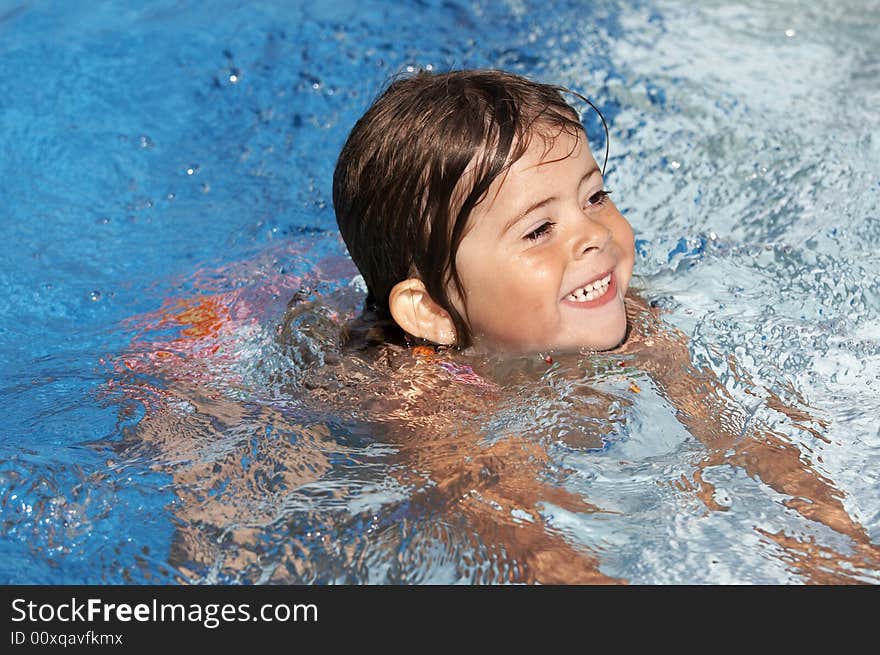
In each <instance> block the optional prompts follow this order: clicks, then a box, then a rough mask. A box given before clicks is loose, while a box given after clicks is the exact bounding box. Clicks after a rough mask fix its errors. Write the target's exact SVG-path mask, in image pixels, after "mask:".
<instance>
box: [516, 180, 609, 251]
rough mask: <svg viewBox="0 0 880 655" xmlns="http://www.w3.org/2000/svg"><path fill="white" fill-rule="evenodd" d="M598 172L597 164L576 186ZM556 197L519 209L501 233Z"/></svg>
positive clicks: (556, 198)
mask: <svg viewBox="0 0 880 655" xmlns="http://www.w3.org/2000/svg"><path fill="white" fill-rule="evenodd" d="M598 172H599V167H598V166H594V167H593V168H591V169H590V170H588V171H587V172H586V173H584V176H583V177H582V178H581V180H580V182H578V187H580V185H581V184H583V183H584V180H587V179H589V178H591V177H592V176H593V175H594V174H595V173H598ZM558 199H559V198H558V197H557V196H550V197H549V198H544V199H543V200H539V201H538V202H536V203H534V204H531V205H529V207H528V208H527V209H526V210H525V211H521V212H520V213H518V214H517V215H516V216H514V217H513V218H511V219H510V220H509V221H507V223H505V224H504V227H503V228H502V229H501V235H502V236H503V235H505V234H507V231H508V230H509V229H510V228H512V227H513V226H514V225H516V224H517V223H519V222H520V221H521V220H522V219H524V218H525V217H526V216H528V215H529V214H531V213H532V212H533V211H535V210H536V209H541V207H546V206H547V205H549V204H550V203H551V202H553V201H554V200H558Z"/></svg>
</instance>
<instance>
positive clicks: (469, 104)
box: [333, 70, 608, 348]
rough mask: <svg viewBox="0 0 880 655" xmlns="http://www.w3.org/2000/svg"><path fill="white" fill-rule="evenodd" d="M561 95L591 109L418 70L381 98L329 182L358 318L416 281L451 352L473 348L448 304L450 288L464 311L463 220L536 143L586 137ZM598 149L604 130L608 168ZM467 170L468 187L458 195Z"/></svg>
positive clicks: (506, 82)
mask: <svg viewBox="0 0 880 655" xmlns="http://www.w3.org/2000/svg"><path fill="white" fill-rule="evenodd" d="M563 93H569V94H571V95H574V96H576V97H578V98H580V99H581V100H583V101H584V102H586V103H587V104H588V105H590V106H591V107H593V108H594V109H596V108H595V106H594V105H593V104H592V103H591V102H590V101H589V100H587V99H586V98H584V97H583V96H581V95H580V94H577V93H575V92H573V91H570V90H568V89H566V88H564V87H560V86H554V85H549V84H540V83H537V82H532V81H531V80H528V79H526V78H523V77H520V76H518V75H514V74H511V73H506V72H502V71H496V70H461V71H452V72H447V73H430V72H427V71H418V72H417V73H415V74H414V75H411V76H407V77H404V78H399V79H396V80H395V81H393V82H392V83H391V84H390V85H389V86H388V88H387V89H386V90H385V91H384V93H382V94H381V95H380V96H379V97H378V99H377V100H376V101H375V102H374V103H373V105H372V106H371V107H370V108H369V109H368V110H367V112H366V113H365V114H364V115H363V117H362V118H361V119H360V120H359V121H358V122H357V123H356V124H355V126H354V128H353V129H352V131H351V133H350V134H349V136H348V140H347V141H346V142H345V145H344V146H343V148H342V151H341V152H340V155H339V160H338V161H337V164H336V170H335V172H334V175H333V206H334V209H335V211H336V221H337V223H338V225H339V231H340V232H341V234H342V238H343V240H344V241H345V245H346V247H347V248H348V252H349V254H350V255H351V258H352V260H353V261H354V263H355V265H356V266H357V267H358V270H359V271H360V272H361V275H362V276H363V278H364V281H365V282H366V285H367V289H368V295H367V299H366V303H365V307H364V310H365V312H371V313H375V315H376V316H377V317H378V318H379V319H388V318H390V311H389V307H388V300H389V295H390V293H391V289H392V288H393V287H394V285H395V284H397V283H398V282H401V281H403V280H406V279H408V278H411V277H417V278H418V279H420V280H421V281H422V282H423V283H424V285H425V288H426V289H427V291H428V293H429V294H430V296H431V298H432V299H433V300H434V301H435V302H436V303H437V304H438V305H440V306H441V307H442V308H443V309H445V310H446V311H447V312H448V313H449V315H450V316H451V318H452V321H453V324H454V326H455V331H456V344H455V345H456V346H458V347H459V348H466V347H468V346H469V345H470V344H471V340H472V335H471V331H470V328H469V326H468V322H467V320H466V318H465V317H463V316H461V315H460V314H459V313H458V312H457V311H456V310H455V308H454V307H453V306H452V303H451V302H450V299H449V296H448V294H447V286H448V284H449V283H450V282H451V283H452V284H453V285H455V289H456V291H457V292H458V295H459V297H460V298H461V299H462V302H463V303H464V304H465V313H466V312H467V309H466V307H467V295H466V291H465V289H464V288H463V286H462V283H461V280H460V278H459V275H458V271H457V269H456V266H455V257H456V253H457V252H458V248H459V246H460V244H461V241H462V239H463V238H464V236H465V234H466V233H467V227H468V217H469V216H470V214H471V211H472V210H473V209H474V207H475V206H476V205H477V204H478V203H479V202H480V201H481V200H482V199H483V198H484V196H485V195H486V192H487V191H488V189H489V187H490V186H491V184H492V182H493V181H494V180H495V179H496V178H498V176H499V175H502V174H503V173H504V172H505V171H506V170H507V169H508V168H509V167H510V166H512V165H513V164H514V163H515V162H516V161H517V160H519V158H520V157H522V156H523V154H524V153H525V152H526V150H528V147H529V143H530V139H531V138H532V136H534V135H535V134H536V133H539V134H540V135H541V136H542V137H543V138H544V139H545V143H547V144H548V145H547V148H548V150H549V149H550V147H552V141H553V139H554V138H555V136H558V135H559V134H560V133H561V132H562V131H566V132H568V133H569V134H572V135H577V134H578V131H579V130H580V131H581V132H582V131H583V129H584V128H583V126H582V124H581V122H580V120H579V118H578V114H577V112H576V111H575V110H574V109H573V108H572V107H571V106H570V105H569V104H568V103H566V102H565V100H564V99H563V96H562V94H563ZM596 111H597V112H598V110H596ZM599 115H600V117H601V114H599ZM602 122H603V124H604V122H605V121H604V118H603V119H602ZM607 145H608V144H607V126H606V154H605V158H606V162H607V158H608V153H607ZM469 166H473V175H472V176H471V177H470V178H469V180H471V182H470V183H469V184H467V185H466V186H467V188H461V185H460V184H459V182H460V181H461V180H462V177H463V175H464V173H465V170H466V169H467V168H468V167H469ZM603 172H604V166H603Z"/></svg>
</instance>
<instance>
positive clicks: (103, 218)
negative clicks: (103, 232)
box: [95, 216, 110, 225]
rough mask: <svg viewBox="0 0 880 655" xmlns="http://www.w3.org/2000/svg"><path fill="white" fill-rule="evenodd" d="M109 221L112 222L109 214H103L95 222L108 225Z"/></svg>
mask: <svg viewBox="0 0 880 655" xmlns="http://www.w3.org/2000/svg"><path fill="white" fill-rule="evenodd" d="M109 222H110V217H109V216H101V218H99V219H98V220H97V221H95V223H97V224H98V225H107V224H108V223H109Z"/></svg>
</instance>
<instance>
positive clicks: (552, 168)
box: [473, 128, 596, 217]
mask: <svg viewBox="0 0 880 655" xmlns="http://www.w3.org/2000/svg"><path fill="white" fill-rule="evenodd" d="M590 165H592V166H595V165H596V164H595V160H594V159H593V153H592V151H591V150H590V146H589V144H588V143H587V139H586V137H585V135H584V133H583V131H582V130H578V131H577V133H576V134H573V133H572V132H570V131H568V130H559V129H552V128H548V129H546V130H541V131H535V132H534V133H533V134H531V135H530V137H529V141H528V144H527V147H526V150H525V152H524V153H523V155H522V156H521V157H520V158H519V159H517V160H516V161H515V162H514V163H513V164H512V165H511V166H510V167H509V168H508V169H507V170H506V171H505V172H504V173H502V174H501V175H499V176H498V177H497V178H496V179H495V180H493V182H492V184H491V185H490V187H489V189H488V191H487V193H486V195H485V197H483V198H482V199H481V200H480V202H479V203H478V204H477V205H476V207H474V211H473V214H474V215H475V217H476V216H482V215H485V214H487V213H490V212H493V210H496V209H507V208H509V206H510V205H516V204H518V203H520V202H522V201H523V200H524V199H526V198H529V197H531V196H535V195H539V194H541V193H543V192H545V191H546V190H547V189H546V187H550V186H554V185H556V184H560V185H561V184H563V183H564V182H565V181H566V180H565V179H564V176H565V173H566V172H569V171H570V172H571V173H572V175H575V174H577V176H578V178H580V176H581V175H583V172H584V171H585V170H587V168H588V167H589V166H590Z"/></svg>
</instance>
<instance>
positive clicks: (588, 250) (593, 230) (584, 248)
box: [573, 215, 611, 259]
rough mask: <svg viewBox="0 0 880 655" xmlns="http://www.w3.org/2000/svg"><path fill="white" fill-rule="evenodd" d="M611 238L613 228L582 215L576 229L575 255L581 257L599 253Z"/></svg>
mask: <svg viewBox="0 0 880 655" xmlns="http://www.w3.org/2000/svg"><path fill="white" fill-rule="evenodd" d="M610 240H611V230H610V228H609V227H608V226H607V225H605V224H603V223H600V222H599V221H595V220H592V219H590V218H587V217H585V216H583V215H581V216H580V217H579V219H578V226H577V228H576V231H575V238H574V244H573V247H574V256H575V258H577V259H579V258H581V257H583V256H586V255H590V254H596V253H599V252H601V251H602V250H604V249H605V246H606V244H607V243H608V242H609V241H610Z"/></svg>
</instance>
